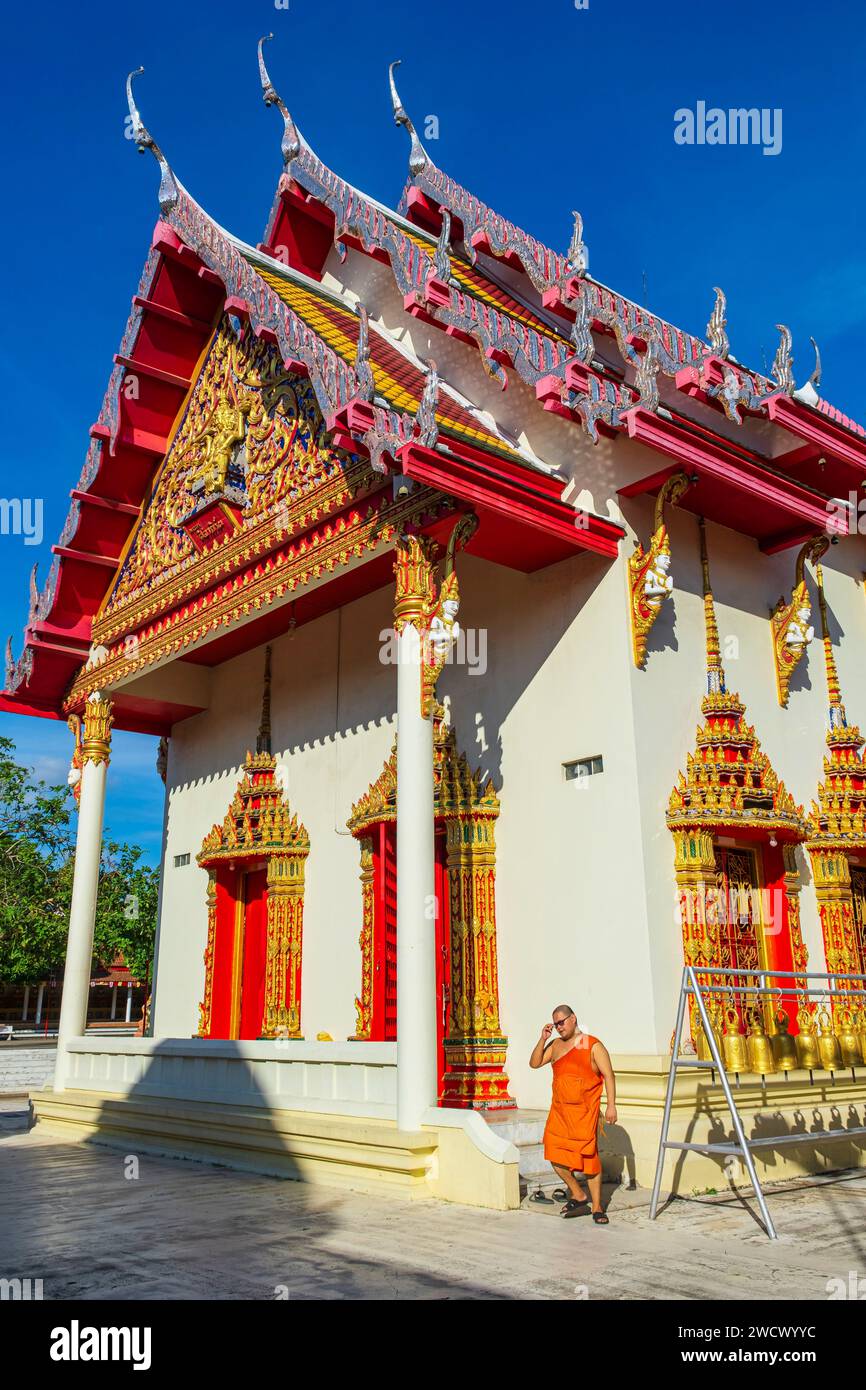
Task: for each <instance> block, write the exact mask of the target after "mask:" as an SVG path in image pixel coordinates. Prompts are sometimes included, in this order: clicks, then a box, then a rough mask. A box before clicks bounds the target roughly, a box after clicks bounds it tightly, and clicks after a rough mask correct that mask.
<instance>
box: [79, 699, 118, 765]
mask: <svg viewBox="0 0 866 1390" xmlns="http://www.w3.org/2000/svg"><path fill="white" fill-rule="evenodd" d="M112 709H113V702H112V700H111V697H110V696H109V695H104V694H103V693H102V692H101V691H99V690H94V691H92V692H91V694H90V695H88V697H87V702H86V704H85V706H84V737H83V738H82V740H81V761H82V765H83V764H85V763H97V764H98V763H107V762H108V759H109V755H110V753H111V726H112V724H113V723H114V716H113V714H112Z"/></svg>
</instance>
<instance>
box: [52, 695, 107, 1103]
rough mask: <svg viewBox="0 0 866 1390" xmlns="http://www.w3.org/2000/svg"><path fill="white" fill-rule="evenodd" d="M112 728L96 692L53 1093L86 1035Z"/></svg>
mask: <svg viewBox="0 0 866 1390" xmlns="http://www.w3.org/2000/svg"><path fill="white" fill-rule="evenodd" d="M110 726H111V701H110V700H108V699H106V698H105V697H104V696H102V695H101V694H100V693H99V692H98V691H94V692H93V694H92V695H90V696H89V697H88V701H87V706H86V709H85V715H84V738H83V740H82V758H83V765H82V768H81V796H80V799H79V803H78V835H77V838H76V841H75V871H74V874H73V879H72V906H71V908H70V912H69V935H68V937H67V943H66V967H65V970H64V974H63V996H62V999H61V1003H60V1025H59V1028H58V1033H57V1067H56V1070H55V1074H54V1089H55V1091H63V1090H65V1089H66V1077H67V1072H68V1057H69V1054H68V1047H69V1043H70V1041H71V1040H72V1039H73V1038H80V1037H82V1036H83V1035H84V1032H85V1029H86V1026H87V1004H88V1000H89V996H90V969H91V964H92V960H93V929H94V926H95V923H96V893H97V889H98V887H99V859H100V854H101V851H102V823H103V816H104V812H105V777H106V773H107V771H108V751H109V739H110Z"/></svg>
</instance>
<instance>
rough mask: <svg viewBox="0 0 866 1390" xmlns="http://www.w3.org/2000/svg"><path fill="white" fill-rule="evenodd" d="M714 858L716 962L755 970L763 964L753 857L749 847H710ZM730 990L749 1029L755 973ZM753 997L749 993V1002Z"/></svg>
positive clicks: (756, 875)
mask: <svg viewBox="0 0 866 1390" xmlns="http://www.w3.org/2000/svg"><path fill="white" fill-rule="evenodd" d="M714 853H715V861H716V887H717V894H718V896H717V901H716V920H717V925H718V929H719V955H720V960H719V964H720V965H721V966H722V967H723V968H724V969H725V970H744V971H749V972H751V971H757V970H760V969H761V968H762V967H763V966H765V964H766V952H765V949H764V940H763V935H764V933H763V922H762V919H761V893H760V882H759V878H758V865H757V856H756V853H755V851H754V850H752V849H726V848H723V847H722V846H720V845H716V846H714ZM734 983H735V988H734V989H733V990H732V991H731V993H732V995H733V1001H734V1007H735V1008H736V1010H737V1015H738V1017H739V1019H740V1023H741V1024H742V1026H743V1028H744V1029H745V1030H746V1031H747V1032H748V1028H749V1022H750V1019H749V1016H748V1010H749V1007H750V1005H749V986H754V987H757V985H758V977H757V975H753V974H751V973H750V974H748V975H747V976H741V977H739V978H738V979H736V980H735V982H734ZM756 998H757V996H754V995H753V996H751V1001H752V1005H754V1002H755V1000H756Z"/></svg>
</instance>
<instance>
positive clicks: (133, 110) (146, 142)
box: [126, 68, 178, 212]
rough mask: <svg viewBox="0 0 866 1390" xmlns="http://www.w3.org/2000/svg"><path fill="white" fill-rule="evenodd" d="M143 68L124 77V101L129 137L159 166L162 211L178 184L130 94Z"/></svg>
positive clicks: (175, 194)
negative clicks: (148, 152)
mask: <svg viewBox="0 0 866 1390" xmlns="http://www.w3.org/2000/svg"><path fill="white" fill-rule="evenodd" d="M143 72H144V68H136V69H135V71H134V72H131V73H130V74H129V76H128V77H127V79H126V101H127V105H128V106H129V119H130V121H131V122H132V124H131V127H130V138H131V139H132V140H134V141H135V147H136V149H137V150H138V153H139V154H144V152H145V150H150V152H151V154H152V155H153V157H154V159H155V160H156V162H157V164H158V165H159V168H160V173H161V178H160V181H159V206H160V208H161V209H162V211H163V212H168V211H170V209H171V208H173V207H174V205H175V203H176V202H177V199H178V186H177V181H176V179H175V177H174V174H173V173H172V171H171V167H170V165H169V162H168V160H167V159H166V157H165V155H164V154H163V152H162V150H161V149H160V148H159V145H158V144H157V143H156V141H155V140H154V138H153V136H152V135H151V133H150V131H149V130H148V129H147V126H146V125H145V124H144V122H143V121H142V119H141V116H140V115H139V112H138V108H137V106H136V104H135V98H134V97H133V95H132V79H133V78H134V77H138V76H140V74H141V73H143Z"/></svg>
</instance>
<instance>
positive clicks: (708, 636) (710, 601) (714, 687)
mask: <svg viewBox="0 0 866 1390" xmlns="http://www.w3.org/2000/svg"><path fill="white" fill-rule="evenodd" d="M698 528H699V531H700V537H701V581H702V584H703V594H704V637H705V643H706V652H707V694H708V695H724V694H725V693H726V689H725V671H724V667H723V666H722V649H721V643H720V642H719V625H718V623H717V622H716V604H715V600H714V598H713V589H712V585H711V583H710V557H709V555H708V553H707V524H706V522H705V521H704V518H703V517H702V516H701V517H698Z"/></svg>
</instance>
